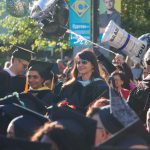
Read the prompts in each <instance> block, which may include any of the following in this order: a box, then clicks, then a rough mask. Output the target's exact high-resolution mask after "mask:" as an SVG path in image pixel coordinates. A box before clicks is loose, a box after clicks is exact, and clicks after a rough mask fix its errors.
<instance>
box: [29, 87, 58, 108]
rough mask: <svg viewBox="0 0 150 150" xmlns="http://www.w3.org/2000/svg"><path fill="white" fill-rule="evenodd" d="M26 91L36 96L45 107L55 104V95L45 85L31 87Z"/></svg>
mask: <svg viewBox="0 0 150 150" xmlns="http://www.w3.org/2000/svg"><path fill="white" fill-rule="evenodd" d="M28 92H29V93H31V94H32V95H34V96H35V97H37V98H38V99H39V100H40V101H41V102H42V103H43V105H44V106H46V107H49V106H51V105H55V104H56V102H57V96H56V95H55V94H54V93H53V92H52V91H51V90H50V89H49V88H47V87H43V88H41V89H38V90H33V89H31V90H29V91H28Z"/></svg>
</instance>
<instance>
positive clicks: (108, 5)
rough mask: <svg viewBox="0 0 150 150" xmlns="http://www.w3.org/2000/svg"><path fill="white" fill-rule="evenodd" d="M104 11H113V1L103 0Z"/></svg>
mask: <svg viewBox="0 0 150 150" xmlns="http://www.w3.org/2000/svg"><path fill="white" fill-rule="evenodd" d="M104 3H105V6H106V9H108V10H111V9H114V0H104Z"/></svg>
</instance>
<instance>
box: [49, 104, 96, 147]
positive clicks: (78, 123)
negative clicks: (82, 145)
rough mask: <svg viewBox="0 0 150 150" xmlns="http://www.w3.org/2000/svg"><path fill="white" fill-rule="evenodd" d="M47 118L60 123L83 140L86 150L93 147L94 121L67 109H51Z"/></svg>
mask: <svg viewBox="0 0 150 150" xmlns="http://www.w3.org/2000/svg"><path fill="white" fill-rule="evenodd" d="M49 116H50V119H51V120H53V121H58V122H60V123H61V124H62V125H63V126H65V127H66V128H67V129H69V130H70V131H72V132H75V134H78V136H79V137H82V138H84V140H85V141H86V145H87V147H88V148H89V147H91V146H92V145H94V142H95V133H96V121H94V120H92V119H90V118H87V117H85V116H83V115H82V114H80V113H78V112H77V111H75V110H73V109H71V108H69V107H52V108H51V109H49Z"/></svg>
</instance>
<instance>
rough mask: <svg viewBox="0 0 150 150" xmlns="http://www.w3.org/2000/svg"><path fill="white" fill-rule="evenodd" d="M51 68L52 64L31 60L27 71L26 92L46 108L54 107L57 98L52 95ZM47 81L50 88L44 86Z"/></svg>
mask: <svg viewBox="0 0 150 150" xmlns="http://www.w3.org/2000/svg"><path fill="white" fill-rule="evenodd" d="M52 66H53V64H51V63H49V62H42V61H36V60H31V63H30V64H29V69H28V71H27V81H28V84H29V90H28V91H27V92H28V93H31V94H32V95H34V96H36V97H37V98H39V100H40V101H41V102H42V103H43V104H44V106H46V107H49V106H51V105H54V104H55V102H56V101H57V100H56V99H57V96H56V95H55V94H54V93H53V87H54V85H53V84H54V81H53V80H54V79H53V78H54V74H53V72H52V71H51V68H52ZM47 80H49V81H51V82H50V86H47V85H45V83H46V81H47Z"/></svg>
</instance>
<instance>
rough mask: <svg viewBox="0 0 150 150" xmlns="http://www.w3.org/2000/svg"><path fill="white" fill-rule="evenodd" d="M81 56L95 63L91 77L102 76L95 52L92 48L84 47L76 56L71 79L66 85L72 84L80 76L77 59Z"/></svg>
mask: <svg viewBox="0 0 150 150" xmlns="http://www.w3.org/2000/svg"><path fill="white" fill-rule="evenodd" d="M79 58H80V59H83V60H88V61H89V62H91V64H92V65H93V72H92V76H91V79H92V78H97V77H99V76H100V73H99V68H98V62H97V58H96V55H95V54H94V52H93V51H92V50H89V49H84V50H82V51H81V52H79V53H77V55H76V56H75V58H74V63H73V64H74V65H73V69H72V71H71V79H70V80H69V81H68V82H67V83H66V85H68V84H71V83H72V82H74V81H75V80H76V79H77V77H78V73H79V72H78V69H77V61H78V59H79Z"/></svg>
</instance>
